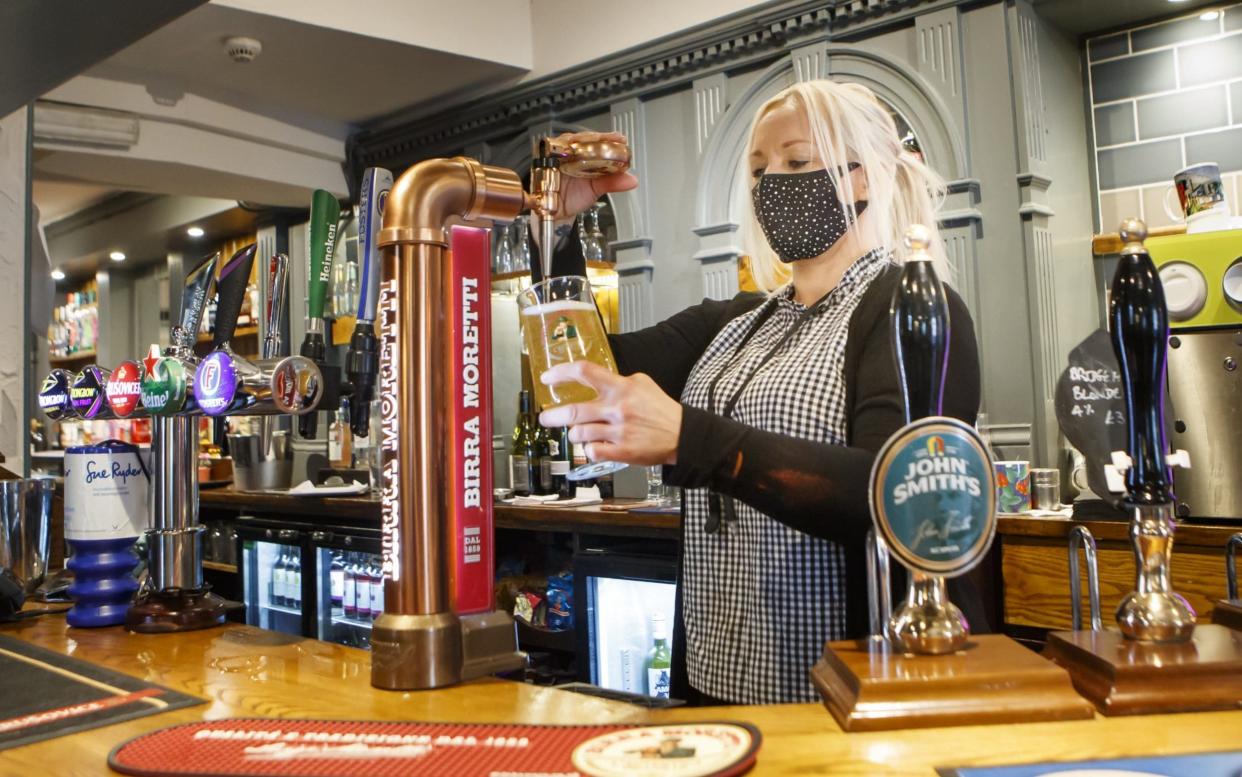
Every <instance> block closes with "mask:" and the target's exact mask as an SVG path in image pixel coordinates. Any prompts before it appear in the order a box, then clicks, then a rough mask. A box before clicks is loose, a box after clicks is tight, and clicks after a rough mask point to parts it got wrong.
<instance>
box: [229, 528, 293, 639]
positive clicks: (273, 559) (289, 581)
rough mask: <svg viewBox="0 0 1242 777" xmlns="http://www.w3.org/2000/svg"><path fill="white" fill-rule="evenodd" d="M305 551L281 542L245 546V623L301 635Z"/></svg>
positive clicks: (243, 545)
mask: <svg viewBox="0 0 1242 777" xmlns="http://www.w3.org/2000/svg"><path fill="white" fill-rule="evenodd" d="M303 561H304V559H303V558H302V548H301V547H300V546H299V545H286V544H282V543H279V542H268V541H264V540H253V539H246V540H244V541H243V542H242V570H243V574H244V578H243V585H244V588H245V590H244V592H243V593H244V596H245V600H246V623H248V624H250V625H251V626H258V627H259V628H261V629H271V630H272V631H282V632H284V633H286V634H299V635H300V634H302V568H303V566H304V565H303Z"/></svg>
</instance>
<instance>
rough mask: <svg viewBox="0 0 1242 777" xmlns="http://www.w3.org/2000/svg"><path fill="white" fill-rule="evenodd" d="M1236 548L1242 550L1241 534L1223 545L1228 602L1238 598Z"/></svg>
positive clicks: (1232, 537)
mask: <svg viewBox="0 0 1242 777" xmlns="http://www.w3.org/2000/svg"><path fill="white" fill-rule="evenodd" d="M1238 548H1242V532H1238V533H1237V534H1234V535H1231V536H1230V537H1229V541H1228V542H1226V543H1225V586H1226V588H1225V595H1226V598H1228V599H1229V600H1230V601H1233V600H1236V599H1237V598H1238Z"/></svg>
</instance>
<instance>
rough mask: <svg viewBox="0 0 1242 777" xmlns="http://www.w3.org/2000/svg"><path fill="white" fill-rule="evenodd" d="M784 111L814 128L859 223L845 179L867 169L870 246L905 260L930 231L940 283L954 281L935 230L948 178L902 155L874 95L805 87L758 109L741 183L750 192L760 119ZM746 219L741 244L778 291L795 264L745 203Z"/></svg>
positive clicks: (854, 88)
mask: <svg viewBox="0 0 1242 777" xmlns="http://www.w3.org/2000/svg"><path fill="white" fill-rule="evenodd" d="M783 105H793V106H796V107H798V108H801V109H802V111H803V112H804V113H805V114H806V117H807V120H808V121H809V123H810V125H811V136H812V140H813V142H814V144H815V149H816V151H817V152H818V153H819V156H820V159H821V160H822V161H823V163H824V167H825V168H827V170H828V173H829V175H831V176H832V178H833V181H834V183H835V184H836V186H837V190H838V191H840V192H841V196H842V199H843V200H844V201H845V203H846V210H847V212H848V214H849V216H850V218H851V220H853V219H854V218H856V217H857V214H856V213H855V212H854V202H855V201H856V200H857V199H858V198H856V197H855V196H854V186H853V182H852V180H851V177H850V176H849V175H839V174H838V171H841V170H846V169H847V165H848V163H850V162H857V163H858V164H859V165H861V166H862V172H863V175H865V176H866V180H867V209H866V214H867V218H866V220H865V221H863V222H860V223H858V224H856V225H855V226H854V227H853V228H854V229H864V230H866V231H867V234H864V235H863V236H862V237H863V238H864V240H865V242H867V243H870V244H873V245H878V246H882V247H884V248H888V249H890V250H894V251H896V252H897V255H898V256H901V255H902V247H901V246H902V239H903V237H904V236H905V233H906V230H907V229H908V228H909V227H910V225H911V224H922V225H923V226H925V227H927V228H928V229H930V230H931V232H932V236H933V238H934V239H933V240H932V241H931V247H930V250H931V254H932V259H933V260H934V263H935V267H936V273H937V274H938V275H939V276H940V279H941V280H942V281H946V282H947V281H949V280H951V273H952V268H951V267H950V266H949V263H948V259H947V258H946V256H945V252H944V243H943V241H942V240H941V239H940V232H939V230H938V229H937V226H936V221H937V219H936V211H937V210H939V208H940V204H941V202H943V200H944V190H945V185H944V179H942V178H941V177H940V176H939V175H938V174H937V173H936V172H935V171H934V170H932V169H931V168H930V167H928V166H927V165H926V164H924V163H923V161H922V160H921V159H919V158H918V157H917V156H915V155H914V154H912V153H910V152H908V151H906V150H904V149H903V148H902V146H901V140H900V139H899V138H898V137H897V125H896V124H895V123H894V122H893V117H892V114H890V113H889V110H888V108H886V107H885V106H884V104H883V103H881V102H880V101H879V99H878V98H876V96H875V93H874V92H872V91H871V90H870V89H868V88H867V87H865V86H862V85H860V84H847V83H837V82H835V81H827V80H820V81H807V82H804V83H800V84H794V85H793V86H790V87H788V88H786V89H783V90H781V92H780V93H779V94H777V95H776V96H775V97H773V98H772V99H770V100H768V101H767V102H765V103H764V104H763V105H762V106H760V108H759V111H758V112H757V113H756V114H755V118H754V121H753V123H752V124H751V127H750V135H749V136H748V139H747V142H746V150H745V151H744V152H743V157H742V160H741V170H740V176H739V179H740V181H741V182H742V183H743V184H744V185H745V187H746V189H747V193H748V194H749V189H750V187H751V185H752V182H751V177H750V173H751V171H750V169H749V165H748V164H747V162H748V159H747V155H748V154H749V153H750V149H751V147H752V146H753V144H754V140H755V128H756V127H757V126H758V124H759V120H760V119H762V118H763V117H764V116H766V115H767V114H768V113H769V112H770V111H772V110H774V109H775V108H778V107H780V106H783ZM745 199H746V202H747V206H746V209H747V217H746V219H745V220H744V224H743V232H742V238H743V241H744V245H745V246H746V249H747V252H748V253H749V254H750V256H751V258H752V259H751V271H752V273H753V274H754V277H755V282H756V283H757V284H758V286H759V288H761V289H763V290H764V291H773V290H775V289H777V288H780V287H781V286H783V285H784V284H786V283H788V282H789V279H790V270H789V265H788V264H786V263H784V262H782V261H781V260H780V258H779V257H778V256H777V255H776V252H775V251H773V250H772V248H771V246H769V245H768V241H767V239H766V238H764V236H763V230H762V229H761V228H760V227H759V221H758V219H757V218H756V216H755V209H754V205H753V203H752V201H751V197H750V196H747V197H746V198H745Z"/></svg>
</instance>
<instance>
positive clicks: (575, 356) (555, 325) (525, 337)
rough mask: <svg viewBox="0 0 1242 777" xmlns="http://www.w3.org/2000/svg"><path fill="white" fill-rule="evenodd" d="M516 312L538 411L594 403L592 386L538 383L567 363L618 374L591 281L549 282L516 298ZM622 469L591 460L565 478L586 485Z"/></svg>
mask: <svg viewBox="0 0 1242 777" xmlns="http://www.w3.org/2000/svg"><path fill="white" fill-rule="evenodd" d="M518 310H519V311H520V313H521V319H522V342H523V344H524V345H525V346H526V352H527V353H528V354H529V356H530V372H531V383H532V384H533V385H534V387H535V401H536V402H537V403H538V404H539V407H540V408H541V409H543V408H549V407H558V406H560V405H569V404H573V403H575V402H589V401H591V400H592V399H595V397H596V396H597V394H596V392H595V389H593V388H591V387H590V386H585V385H583V384H581V383H575V382H570V383H557V384H556V385H553V386H549V385H547V384H545V383H544V382H543V381H541V380H540V379H539V376H540V375H542V374H543V373H544V372H545V371H546V370H548V369H550V368H552V367H554V366H556V365H558V364H564V363H566V362H577V361H591V362H595V363H596V364H598V365H599V366H601V367H603V368H604V369H607V370H610V371H611V372H616V371H617V363H616V361H615V360H614V359H613V357H612V349H611V348H609V347H608V337H607V335H605V334H604V324H603V321H601V320H600V317H599V311H598V310H596V309H595V298H594V297H593V296H592V294H591V283H590V281H588V280H587V279H586V278H584V277H582V276H580V275H567V276H564V277H560V278H548V279H547V280H546V281H541V282H540V283H536V284H535V285H533V286H531V287H530V288H529V289H526V290H525V291H523V292H522V293H521V294H519V295H518ZM626 466H628V465H626V464H621V463H618V462H615V461H595V462H590V463H588V464H584V465H582V466H581V467H576V468H575V469H573V470H570V472H569V474H568V476H567V477H568V478H569V479H570V480H590V479H591V478H597V477H601V476H603V475H607V474H608V473H610V472H616V471H617V470H619V469H624V468H625V467H626Z"/></svg>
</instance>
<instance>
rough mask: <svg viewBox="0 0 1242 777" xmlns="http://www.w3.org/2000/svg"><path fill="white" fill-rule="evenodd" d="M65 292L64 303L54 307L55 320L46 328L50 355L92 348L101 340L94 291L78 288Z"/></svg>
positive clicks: (61, 355)
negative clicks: (77, 289)
mask: <svg viewBox="0 0 1242 777" xmlns="http://www.w3.org/2000/svg"><path fill="white" fill-rule="evenodd" d="M65 296H66V299H65V304H64V305H60V306H58V307H56V308H54V309H53V310H52V323H51V324H50V325H48V330H47V342H48V355H50V356H52V357H54V358H64V357H66V356H72V355H74V354H75V353H80V352H82V351H93V350H95V345H96V343H98V342H99V306H98V305H97V304H96V303H95V291H94V290H93V289H88V290H87V291H75V292H70V293H69V294H67V295H65Z"/></svg>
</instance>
